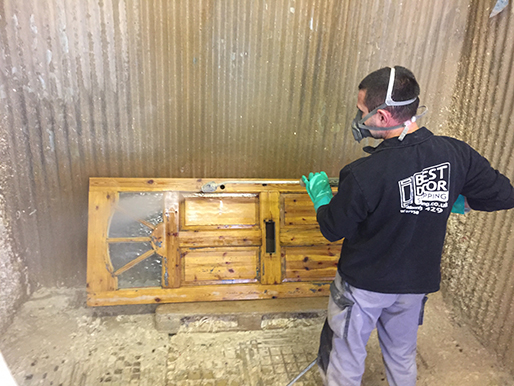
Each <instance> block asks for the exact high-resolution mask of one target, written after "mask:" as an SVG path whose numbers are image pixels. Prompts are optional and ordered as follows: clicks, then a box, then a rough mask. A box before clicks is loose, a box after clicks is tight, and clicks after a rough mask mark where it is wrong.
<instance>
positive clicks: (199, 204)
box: [181, 194, 259, 230]
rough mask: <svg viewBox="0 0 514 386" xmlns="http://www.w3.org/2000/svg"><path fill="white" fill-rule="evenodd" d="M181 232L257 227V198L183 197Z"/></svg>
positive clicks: (224, 195)
mask: <svg viewBox="0 0 514 386" xmlns="http://www.w3.org/2000/svg"><path fill="white" fill-rule="evenodd" d="M182 215H183V221H182V222H181V229H183V230H187V229H195V230H201V229H213V228H214V229H216V228H217V229H221V228H248V227H258V224H259V203H258V198H257V196H256V195H237V194H215V195H203V196H198V195H195V196H184V201H183V209H182Z"/></svg>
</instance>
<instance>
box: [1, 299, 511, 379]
mask: <svg viewBox="0 0 514 386" xmlns="http://www.w3.org/2000/svg"><path fill="white" fill-rule="evenodd" d="M134 309H135V310H137V311H138V312H141V311H145V312H146V313H142V314H133V315H127V314H126V311H127V310H131V312H132V310H134ZM151 310H152V308H151V307H146V308H144V307H143V308H141V307H139V308H137V307H135V308H117V309H116V308H115V309H91V308H86V307H85V306H84V294H83V293H82V291H77V290H41V291H39V292H38V293H36V294H35V295H34V296H33V297H32V299H31V300H30V301H29V302H27V303H25V304H24V306H23V307H22V308H21V310H20V311H19V312H18V313H17V315H16V319H15V321H14V323H13V324H12V325H11V327H10V328H9V329H8V331H7V333H6V334H4V336H3V337H2V338H1V340H0V350H1V352H2V353H3V355H4V357H5V359H6V361H7V363H8V364H9V366H10V368H11V371H12V373H13V375H14V377H15V379H16V380H17V382H18V384H19V385H20V386H21V385H26V386H32V385H52V386H53V385H55V386H58V385H62V386H67V385H70V386H86V385H92V386H93V385H113V386H114V385H116V386H122V385H140V386H143V385H151V386H161V385H162V386H175V385H176V386H186V385H187V386H201V385H213V386H223V385H224V386H236V385H249V386H258V385H260V386H264V385H284V386H285V385H287V384H288V382H289V381H290V380H292V379H293V378H294V377H295V376H296V375H297V374H298V373H299V372H300V371H301V370H302V369H303V368H304V367H305V366H307V364H309V363H310V362H311V361H312V360H313V359H314V358H315V357H316V352H317V345H318V336H319V332H320V330H321V321H320V319H319V318H314V319H312V320H307V319H306V320H303V321H302V322H301V323H298V321H291V323H289V324H288V323H284V324H283V326H284V327H285V328H283V329H275V330H257V331H243V332H234V331H231V332H217V333H212V332H196V333H195V332H190V330H188V332H185V331H186V330H183V331H179V333H178V334H176V335H171V336H170V335H168V334H167V333H163V332H159V331H157V330H156V328H155V324H154V314H153V313H151V312H149V311H151ZM119 312H124V313H125V314H119V315H113V313H119ZM109 313H111V315H109ZM368 347H369V350H368V352H369V355H368V359H367V370H366V373H365V376H364V380H363V385H368V386H371V385H372V386H377V385H378V386H380V385H387V381H386V380H385V375H384V367H383V364H382V361H381V356H380V350H379V346H378V342H377V338H376V335H373V336H372V337H371V339H370V343H369V346H368ZM295 385H297V386H307V385H311V386H314V385H321V379H320V377H319V375H318V373H317V369H316V368H313V369H311V370H310V371H309V372H308V373H307V374H306V375H305V376H304V377H302V378H301V379H300V380H299V381H298V382H297V383H296V384H295ZM418 385H422V386H428V385H430V386H439V385H440V386H448V385H466V386H478V385H480V386H493V385H498V386H500V385H501V386H511V385H512V386H514V379H513V377H512V376H511V375H510V374H509V372H508V371H507V370H505V369H504V368H502V367H501V366H500V365H499V364H498V362H497V360H496V358H495V356H494V355H493V354H492V353H490V352H488V351H487V350H486V349H484V348H483V347H482V346H481V345H480V344H479V343H478V341H477V340H476V338H475V337H474V336H473V335H472V334H471V333H470V332H469V330H468V329H467V327H466V326H463V325H458V324H457V323H456V322H455V319H454V317H453V315H452V313H451V312H449V311H448V309H447V308H446V307H445V305H444V303H443V301H442V297H441V295H440V294H433V295H431V296H430V297H429V302H428V303H427V308H426V315H425V324H424V326H423V327H422V328H421V329H420V334H419V349H418Z"/></svg>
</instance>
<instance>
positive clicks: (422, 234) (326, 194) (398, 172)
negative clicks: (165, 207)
mask: <svg viewBox="0 0 514 386" xmlns="http://www.w3.org/2000/svg"><path fill="white" fill-rule="evenodd" d="M418 95H419V85H418V83H417V81H416V79H415V77H414V75H413V74H412V72H411V71H409V70H407V69H406V68H403V67H400V66H396V67H394V68H388V67H386V68H382V69H380V70H377V71H375V72H373V73H371V74H369V75H368V76H367V77H366V78H364V79H363V81H362V82H361V83H360V85H359V93H358V98H357V108H358V110H359V111H358V113H357V116H356V118H355V119H354V121H353V123H352V130H353V134H354V137H355V139H356V140H357V141H359V142H360V140H361V139H362V138H363V137H370V136H371V137H374V138H380V139H383V142H381V143H380V145H378V146H377V147H376V148H373V147H366V148H365V149H364V150H365V151H366V152H367V153H369V154H370V156H368V157H364V158H361V159H358V160H357V161H354V162H352V163H351V164H349V165H347V166H346V167H344V168H343V169H342V170H341V172H340V175H339V188H338V192H337V194H336V195H335V196H334V197H332V192H331V189H330V186H329V183H328V179H327V176H326V174H325V173H324V172H321V173H316V174H313V173H311V174H310V175H309V178H308V179H307V178H306V177H305V176H303V177H302V179H303V180H304V182H305V183H306V187H307V192H308V193H309V195H310V197H311V199H312V201H313V203H314V207H315V209H316V211H317V220H318V223H319V225H320V229H321V232H322V233H323V235H324V236H325V237H326V238H327V239H328V240H329V241H336V240H340V239H342V238H344V242H343V246H342V250H341V257H340V259H339V263H338V269H337V275H336V278H335V280H334V282H333V283H332V285H331V288H330V292H331V296H330V299H329V305H328V317H327V322H326V323H325V326H324V327H323V331H322V334H321V342H320V351H319V355H318V365H319V367H320V370H321V372H322V375H323V376H324V382H325V384H326V385H330V386H333V385H344V386H349V385H350V386H353V385H360V384H361V379H362V374H363V372H364V360H365V358H366V344H367V341H368V338H369V336H370V333H371V332H372V330H373V329H374V328H375V327H376V328H377V332H378V337H379V342H380V346H381V349H382V355H383V359H384V363H385V367H386V373H387V378H388V381H389V384H390V385H394V386H411V385H415V383H416V372H417V370H416V341H417V331H418V325H419V324H421V322H422V318H423V308H424V303H425V301H426V294H427V293H431V292H436V291H438V290H439V284H440V278H441V275H440V263H441V254H442V249H443V243H444V238H445V233H446V223H447V220H448V217H449V215H450V212H451V211H452V206H453V204H454V203H455V201H456V200H457V198H458V197H459V195H460V194H462V195H463V196H465V197H466V199H467V203H468V205H469V206H470V207H471V208H472V209H475V210H483V211H495V210H502V209H510V208H513V207H514V188H513V187H512V185H511V184H510V181H509V180H508V178H506V177H505V176H503V175H502V174H500V173H499V172H498V171H496V170H494V169H493V168H492V167H491V166H490V164H489V162H488V161H487V160H486V159H485V158H483V157H482V156H481V155H479V154H478V153H477V152H476V151H474V150H473V149H472V148H471V147H470V146H469V145H467V144H466V143H464V142H462V141H459V140H456V139H453V138H449V137H441V136H435V135H433V134H432V133H431V132H430V131H429V130H428V129H426V128H424V127H421V128H419V127H418V125H417V124H416V118H418V117H419V116H416V111H417V109H418V105H419V99H418Z"/></svg>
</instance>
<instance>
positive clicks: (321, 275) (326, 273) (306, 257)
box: [283, 246, 341, 281]
mask: <svg viewBox="0 0 514 386" xmlns="http://www.w3.org/2000/svg"><path fill="white" fill-rule="evenodd" d="M283 251H284V257H285V267H286V269H285V272H286V274H285V281H311V280H331V279H333V278H334V277H335V274H336V270H337V260H338V257H339V253H341V248H340V247H337V246H315V247H286V248H283Z"/></svg>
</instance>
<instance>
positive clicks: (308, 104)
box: [0, 0, 469, 285]
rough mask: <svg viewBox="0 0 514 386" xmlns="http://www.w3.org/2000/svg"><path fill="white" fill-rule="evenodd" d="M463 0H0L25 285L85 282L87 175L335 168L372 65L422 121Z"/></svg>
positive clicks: (432, 121) (439, 101) (6, 138)
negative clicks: (393, 78) (421, 108)
mask: <svg viewBox="0 0 514 386" xmlns="http://www.w3.org/2000/svg"><path fill="white" fill-rule="evenodd" d="M468 3H469V1H468V0H458V1H451V2H449V1H446V0H438V1H430V2H427V1H424V0H410V1H390V0H371V1H325V0H317V1H316V0H303V1H301V0H298V1H293V0H281V1H264V0H260V1H250V0H232V1H229V0H210V1H209V0H199V1H164V0H145V1H137V0H102V1H92V0H84V1H72V0H48V1H45V2H41V1H38V0H24V1H16V0H4V1H2V2H0V16H1V18H0V44H1V52H0V66H1V74H0V77H1V78H0V87H1V88H0V97H1V100H2V105H1V107H0V109H1V116H0V122H1V125H2V144H3V145H4V147H3V150H2V165H3V177H4V178H3V183H2V188H3V190H4V191H5V195H6V198H7V201H8V209H9V211H10V213H11V214H12V217H13V219H14V227H15V229H14V233H15V234H16V239H17V243H18V249H19V251H20V252H21V253H22V254H23V255H24V256H25V257H26V261H27V265H28V271H29V275H30V279H31V282H32V283H33V284H36V283H40V284H43V285H61V284H64V285H71V284H78V285H83V284H84V283H85V264H86V263H85V262H86V250H85V249H86V229H87V228H86V223H87V217H86V216H87V214H86V213H87V212H86V210H87V182H88V177H91V176H112V177H175V178H176V177H206V178H212V177H229V178H234V177H236V178H237V177H239V178H243V177H246V178H250V177H256V178H273V177H277V178H299V177H300V176H301V175H302V174H304V173H308V172H309V171H313V170H320V169H323V170H326V171H327V172H328V174H329V175H334V176H335V175H337V173H338V171H339V170H340V169H341V167H342V166H344V165H345V164H346V163H348V162H350V161H352V160H354V159H356V158H358V157H360V156H361V155H363V154H364V153H363V152H362V150H361V147H362V146H363V145H362V144H361V145H359V144H357V143H355V142H354V141H353V138H352V135H351V132H350V130H349V128H348V127H349V123H350V121H351V119H352V118H353V117H354V115H355V113H356V108H355V105H356V91H357V85H358V83H359V81H360V80H361V79H362V78H363V77H364V76H365V75H367V73H369V72H370V71H372V70H375V69H378V68H380V67H382V66H385V65H394V64H400V65H404V66H406V67H409V68H411V69H412V70H413V71H414V72H415V73H416V74H417V76H418V78H419V81H420V83H421V85H422V90H423V92H422V98H423V102H424V103H425V104H427V105H428V106H429V107H430V111H431V112H430V114H429V116H428V119H427V120H425V123H429V126H430V128H432V129H433V130H434V131H438V130H439V129H440V127H442V125H443V124H444V122H445V116H446V114H447V112H448V111H447V109H446V107H447V106H449V102H450V100H451V95H452V89H453V85H454V83H455V79H456V74H457V63H458V58H459V55H460V52H461V49H462V44H463V39H464V31H465V23H466V17H467V13H468ZM364 145H365V143H364Z"/></svg>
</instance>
